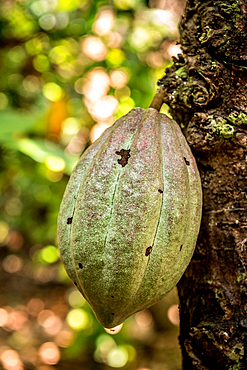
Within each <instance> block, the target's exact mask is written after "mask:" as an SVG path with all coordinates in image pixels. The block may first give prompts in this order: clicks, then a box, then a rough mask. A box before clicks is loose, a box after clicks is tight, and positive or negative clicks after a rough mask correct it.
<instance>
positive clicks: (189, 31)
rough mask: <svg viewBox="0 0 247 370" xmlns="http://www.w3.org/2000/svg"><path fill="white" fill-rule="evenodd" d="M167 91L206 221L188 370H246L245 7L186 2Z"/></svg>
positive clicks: (184, 282)
mask: <svg viewBox="0 0 247 370" xmlns="http://www.w3.org/2000/svg"><path fill="white" fill-rule="evenodd" d="M180 37H181V40H180V43H181V47H182V51H183V54H182V55H179V56H178V58H175V59H174V64H173V66H172V67H171V68H169V69H168V70H167V71H166V75H165V76H164V77H163V78H162V79H161V80H160V81H159V85H160V86H161V88H162V89H163V91H164V92H165V97H164V102H165V103H167V104H168V105H169V106H170V112H171V114H172V116H173V117H174V119H176V121H177V122H178V123H179V124H180V125H181V127H182V128H183V130H184V134H185V136H186V138H187V140H188V142H189V145H190V146H191V149H192V151H193V153H194V156H195V158H196V160H197V163H198V167H199V171H200V174H201V180H202V187H203V202H204V206H203V217H202V224H201V231H200V234H199V237H198V243H197V247H196V250H195V253H194V257H193V259H192V261H191V263H190V265H189V267H188V268H187V270H186V272H185V274H184V276H183V278H182V279H181V281H180V282H179V284H178V292H179V299H180V319H181V328H180V344H181V347H182V354H183V368H184V369H210V370H211V369H214V368H217V369H218V370H220V369H236V370H237V369H238V370H239V369H247V207H246V205H247V199H246V198H247V181H246V179H247V171H246V161H247V132H246V131H247V130H246V127H247V94H246V91H247V90H246V88H247V1H243V0H239V1H238V0H236V1H228V0H224V1H222V0H216V1H202V0H189V1H187V5H186V9H185V14H184V17H183V19H182V22H181V24H180Z"/></svg>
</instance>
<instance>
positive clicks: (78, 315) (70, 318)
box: [67, 308, 90, 330]
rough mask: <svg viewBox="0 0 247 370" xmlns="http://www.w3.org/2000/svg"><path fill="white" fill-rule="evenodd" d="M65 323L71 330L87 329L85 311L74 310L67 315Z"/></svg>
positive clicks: (87, 321) (88, 321)
mask: <svg viewBox="0 0 247 370" xmlns="http://www.w3.org/2000/svg"><path fill="white" fill-rule="evenodd" d="M67 322H68V324H69V326H70V327H71V328H72V329H74V330H82V329H86V328H87V327H88V325H89V323H90V319H89V316H88V314H87V312H86V311H84V310H82V309H81V308H75V309H73V310H71V311H70V312H69V313H68V315H67Z"/></svg>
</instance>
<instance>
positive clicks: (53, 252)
mask: <svg viewBox="0 0 247 370" xmlns="http://www.w3.org/2000/svg"><path fill="white" fill-rule="evenodd" d="M39 255H40V258H41V259H42V260H43V261H44V262H46V263H54V262H56V261H57V260H58V259H59V253H58V249H57V248H56V247H54V246H53V245H48V246H47V247H44V248H42V249H41V251H40V252H39Z"/></svg>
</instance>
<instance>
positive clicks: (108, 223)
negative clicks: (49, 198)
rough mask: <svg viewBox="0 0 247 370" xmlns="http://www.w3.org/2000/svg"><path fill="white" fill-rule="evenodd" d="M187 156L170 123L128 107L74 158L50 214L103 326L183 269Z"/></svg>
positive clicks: (187, 250)
mask: <svg viewBox="0 0 247 370" xmlns="http://www.w3.org/2000/svg"><path fill="white" fill-rule="evenodd" d="M201 207H202V194H201V185H200V178H199V174H198V170H197V166H196V163H195V159H194V157H193V155H192V153H191V151H190V148H189V146H188V144H187V142H186V140H185V138H184V136H183V135H182V133H181V131H180V128H179V126H178V125H177V124H176V122H175V121H173V120H171V119H169V118H168V117H167V116H165V115H163V114H160V113H158V112H157V111H156V110H155V109H152V108H149V109H147V110H144V109H142V108H134V109H133V110H132V111H130V112H129V113H128V114H127V115H125V116H123V117H122V118H120V119H119V120H118V121H117V122H116V123H115V124H114V125H113V126H111V127H110V128H109V129H108V130H106V131H105V132H104V133H103V135H102V136H101V137H100V138H99V139H98V140H97V141H96V142H95V143H93V144H92V145H91V146H90V147H89V148H88V150H87V151H85V153H84V154H83V156H82V157H81V159H80V161H79V163H78V164H77V166H76V168H75V169H74V171H73V173H72V175H71V178H70V181H69V183H68V185H67V188H66V191H65V194H64V197H63V201H62V204H61V208H60V212H59V218H58V245H59V249H60V254H61V258H62V261H63V263H64V266H65V269H66V270H67V273H68V275H69V277H70V278H71V279H72V281H73V282H74V283H75V284H76V286H77V288H78V289H79V291H80V292H81V293H82V294H83V296H84V297H85V299H86V300H87V301H88V303H89V304H90V306H91V307H92V309H93V311H94V312H95V315H96V317H97V318H98V320H99V322H100V323H101V324H102V325H103V326H104V327H106V328H112V327H114V326H116V325H119V324H120V323H122V322H123V321H124V320H125V319H126V318H127V317H128V316H130V315H132V314H133V313H135V312H137V311H140V310H142V309H144V308H147V307H149V306H151V305H152V304H154V303H155V302H157V301H158V300H160V299H161V298H162V297H164V296H165V295H166V294H167V293H168V292H169V291H170V290H171V289H172V288H173V287H174V286H175V285H176V284H177V282H178V280H179V279H180V277H181V275H182V274H183V272H184V270H185V269H186V267H187V265H188V263H189V261H190V259H191V257H192V254H193V251H194V247H195V244H196V239H197V235H198V232H199V227H200V220H201Z"/></svg>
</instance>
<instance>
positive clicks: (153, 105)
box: [149, 87, 164, 112]
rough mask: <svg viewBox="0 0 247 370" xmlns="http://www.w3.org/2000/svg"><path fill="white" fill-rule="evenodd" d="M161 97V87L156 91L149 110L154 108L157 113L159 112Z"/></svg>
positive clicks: (162, 93) (162, 94)
mask: <svg viewBox="0 0 247 370" xmlns="http://www.w3.org/2000/svg"><path fill="white" fill-rule="evenodd" d="M163 97H164V91H163V89H162V87H161V88H160V89H159V90H158V91H157V93H156V94H155V95H154V98H153V100H152V102H151V104H150V106H149V108H154V109H156V110H157V111H158V112H159V111H160V108H161V107H162V104H163Z"/></svg>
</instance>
